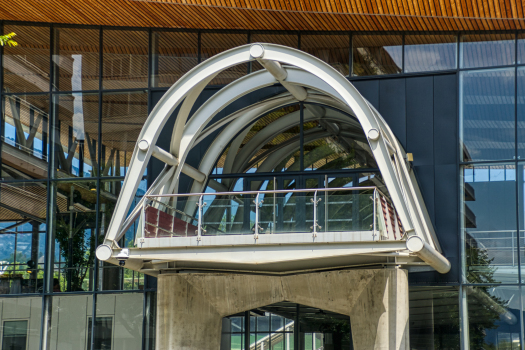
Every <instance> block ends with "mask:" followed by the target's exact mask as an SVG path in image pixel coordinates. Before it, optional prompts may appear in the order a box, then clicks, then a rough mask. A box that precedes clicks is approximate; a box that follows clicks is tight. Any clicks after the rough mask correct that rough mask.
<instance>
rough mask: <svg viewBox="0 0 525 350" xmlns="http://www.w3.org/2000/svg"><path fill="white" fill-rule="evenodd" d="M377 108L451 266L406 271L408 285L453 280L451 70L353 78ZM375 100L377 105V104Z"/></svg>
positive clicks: (455, 224)
mask: <svg viewBox="0 0 525 350" xmlns="http://www.w3.org/2000/svg"><path fill="white" fill-rule="evenodd" d="M353 84H354V86H355V87H356V88H357V89H358V90H359V92H360V93H361V94H362V95H363V96H364V97H365V98H367V99H368V100H369V101H370V102H371V103H372V105H374V106H376V107H377V105H378V106H379V107H380V108H379V111H380V113H381V115H382V116H383V117H384V118H385V120H386V122H387V123H388V125H389V126H390V128H391V129H392V131H393V132H394V134H395V135H396V137H397V138H398V139H399V140H400V142H401V143H402V145H403V147H405V150H406V151H407V152H411V153H413V154H414V163H413V165H414V172H415V174H416V177H417V180H418V183H419V186H420V189H421V192H422V195H423V198H424V200H425V205H426V206H427V210H428V212H429V215H430V217H431V219H432V223H433V224H434V228H435V230H436V233H437V235H438V239H439V243H440V244H441V247H442V249H443V255H444V256H445V257H446V258H447V259H449V261H450V262H451V264H452V270H451V271H450V272H449V273H447V274H445V275H441V274H439V273H437V272H414V273H410V274H409V276H410V277H409V278H410V283H412V284H435V283H458V282H459V276H460V274H459V273H460V264H459V261H460V259H459V244H460V236H459V214H458V213H459V211H458V190H459V184H458V181H459V178H458V165H457V164H458V163H457V162H458V158H457V155H458V152H459V141H458V131H457V130H458V120H457V77H456V74H447V75H434V76H425V77H411V78H396V79H384V78H383V79H382V78H379V79H370V80H364V81H355V82H353ZM376 103H377V105H376Z"/></svg>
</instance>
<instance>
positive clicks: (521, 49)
mask: <svg viewBox="0 0 525 350" xmlns="http://www.w3.org/2000/svg"><path fill="white" fill-rule="evenodd" d="M524 63H525V33H519V34H518V64H524Z"/></svg>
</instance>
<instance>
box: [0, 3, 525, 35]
mask: <svg viewBox="0 0 525 350" xmlns="http://www.w3.org/2000/svg"><path fill="white" fill-rule="evenodd" d="M0 18H1V19H4V20H13V21H29V22H48V23H68V24H87V25H105V26H132V27H162V28H195V29H245V30H246V29H248V30H250V29H251V30H315V31H330V30H333V31H346V30H352V31H458V30H513V29H525V21H524V5H523V2H522V0H457V1H454V0H147V1H146V0H144V1H141V0H3V1H2V6H1V7H0Z"/></svg>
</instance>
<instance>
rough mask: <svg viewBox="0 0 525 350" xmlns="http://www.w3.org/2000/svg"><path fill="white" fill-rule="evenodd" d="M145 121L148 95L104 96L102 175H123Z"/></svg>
mask: <svg viewBox="0 0 525 350" xmlns="http://www.w3.org/2000/svg"><path fill="white" fill-rule="evenodd" d="M147 118H148V94H147V93H145V92H142V91H140V92H122V93H106V94H103V97H102V119H101V121H102V131H101V132H102V160H101V164H100V168H101V176H125V175H126V172H127V169H128V165H129V162H130V160H131V156H132V155H133V149H134V148H135V143H136V142H137V138H138V136H139V134H140V131H141V130H142V127H143V126H144V122H145V121H146V119H147Z"/></svg>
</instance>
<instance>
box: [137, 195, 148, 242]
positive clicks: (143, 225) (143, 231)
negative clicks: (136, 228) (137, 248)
mask: <svg viewBox="0 0 525 350" xmlns="http://www.w3.org/2000/svg"><path fill="white" fill-rule="evenodd" d="M147 201H148V200H147V199H146V200H144V203H143V204H142V208H141V210H140V220H141V223H140V237H139V242H140V243H143V242H144V238H146V210H145V209H144V208H145V207H146V203H147Z"/></svg>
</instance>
